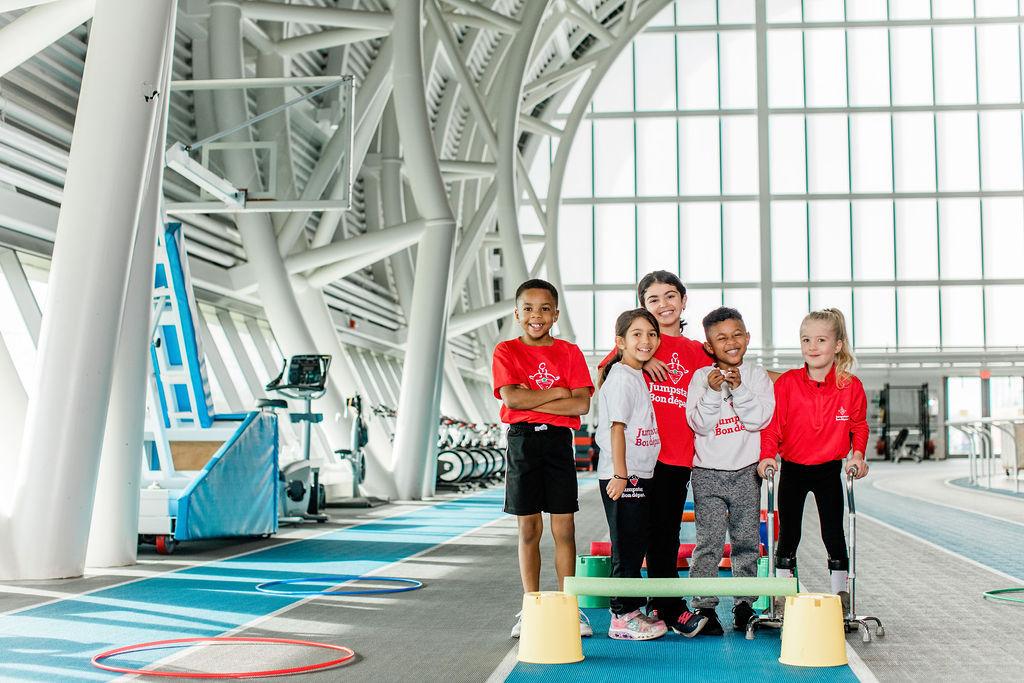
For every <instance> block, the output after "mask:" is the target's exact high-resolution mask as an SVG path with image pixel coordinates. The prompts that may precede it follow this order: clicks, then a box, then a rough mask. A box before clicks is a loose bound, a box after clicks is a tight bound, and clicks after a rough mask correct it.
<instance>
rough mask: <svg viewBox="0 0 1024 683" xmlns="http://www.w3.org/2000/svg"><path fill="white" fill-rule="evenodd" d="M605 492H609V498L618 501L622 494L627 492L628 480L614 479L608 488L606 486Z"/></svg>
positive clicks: (610, 481) (609, 482)
mask: <svg viewBox="0 0 1024 683" xmlns="http://www.w3.org/2000/svg"><path fill="white" fill-rule="evenodd" d="M604 490H605V492H607V494H608V497H609V498H611V499H612V500H618V499H619V497H620V496H622V492H623V491H625V490H626V480H625V479H615V478H614V477H613V478H612V479H609V480H608V486H606V487H605V489H604Z"/></svg>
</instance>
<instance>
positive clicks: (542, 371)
mask: <svg viewBox="0 0 1024 683" xmlns="http://www.w3.org/2000/svg"><path fill="white" fill-rule="evenodd" d="M530 379H532V380H533V383H534V384H536V385H537V386H538V387H539V388H540V389H541V390H544V389H550V388H551V387H553V386H554V385H555V382H557V381H558V380H559V379H561V377H560V376H558V375H552V374H551V373H550V372H548V364H547V363H541V364H540V365H538V366H537V372H536V373H534V374H532V375H530Z"/></svg>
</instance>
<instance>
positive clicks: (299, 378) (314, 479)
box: [257, 355, 331, 524]
mask: <svg viewBox="0 0 1024 683" xmlns="http://www.w3.org/2000/svg"><path fill="white" fill-rule="evenodd" d="M330 366H331V357H330V356H324V355H303V356H292V357H291V358H289V359H288V360H287V361H285V364H284V367H282V368H281V374H279V375H278V376H277V377H275V378H274V379H272V380H270V382H269V383H267V385H266V387H265V388H266V390H267V391H275V392H277V393H279V394H281V395H282V396H287V397H288V398H291V399H296V400H299V401H303V402H304V404H305V410H304V412H301V413H290V414H289V418H290V419H291V421H292V422H293V423H301V424H302V459H300V460H296V461H295V462H291V463H288V464H287V465H285V466H284V467H282V468H281V469H280V470H279V472H278V482H279V486H280V491H279V495H278V501H279V503H278V521H279V522H282V523H292V524H294V523H298V522H303V521H312V522H318V523H322V522H326V521H327V520H328V519H329V517H328V516H327V515H325V514H323V513H322V512H321V510H322V509H323V508H324V507H325V505H324V503H325V498H326V494H325V492H324V487H323V485H322V484H321V483H320V467H319V466H317V465H314V464H312V462H311V461H310V445H311V436H312V428H313V423H315V422H322V421H323V417H324V416H323V415H322V414H321V413H314V412H312V410H311V406H312V403H313V400H314V399H318V398H320V397H322V396H323V395H324V394H325V393H327V369H328V368H329V367H330ZM257 405H258V406H259V407H260V408H261V409H271V410H273V409H276V408H282V409H287V408H288V402H287V401H284V400H282V399H261V400H260V401H259V402H258V403H257Z"/></svg>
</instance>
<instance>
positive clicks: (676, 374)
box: [667, 353, 690, 384]
mask: <svg viewBox="0 0 1024 683" xmlns="http://www.w3.org/2000/svg"><path fill="white" fill-rule="evenodd" d="M667 365H668V378H669V379H670V380H672V384H679V380H681V379H682V378H683V377H684V376H686V375H687V374H688V373H689V372H690V371H689V370H687V369H686V368H685V367H684V366H683V364H682V363H680V362H679V354H678V353H673V354H672V358H670V359H669V361H668V364H667Z"/></svg>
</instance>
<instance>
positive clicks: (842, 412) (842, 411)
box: [836, 406, 850, 422]
mask: <svg viewBox="0 0 1024 683" xmlns="http://www.w3.org/2000/svg"><path fill="white" fill-rule="evenodd" d="M849 421H850V416H849V415H848V414H847V413H846V408H845V407H843V406H839V412H838V413H837V414H836V422H849Z"/></svg>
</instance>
